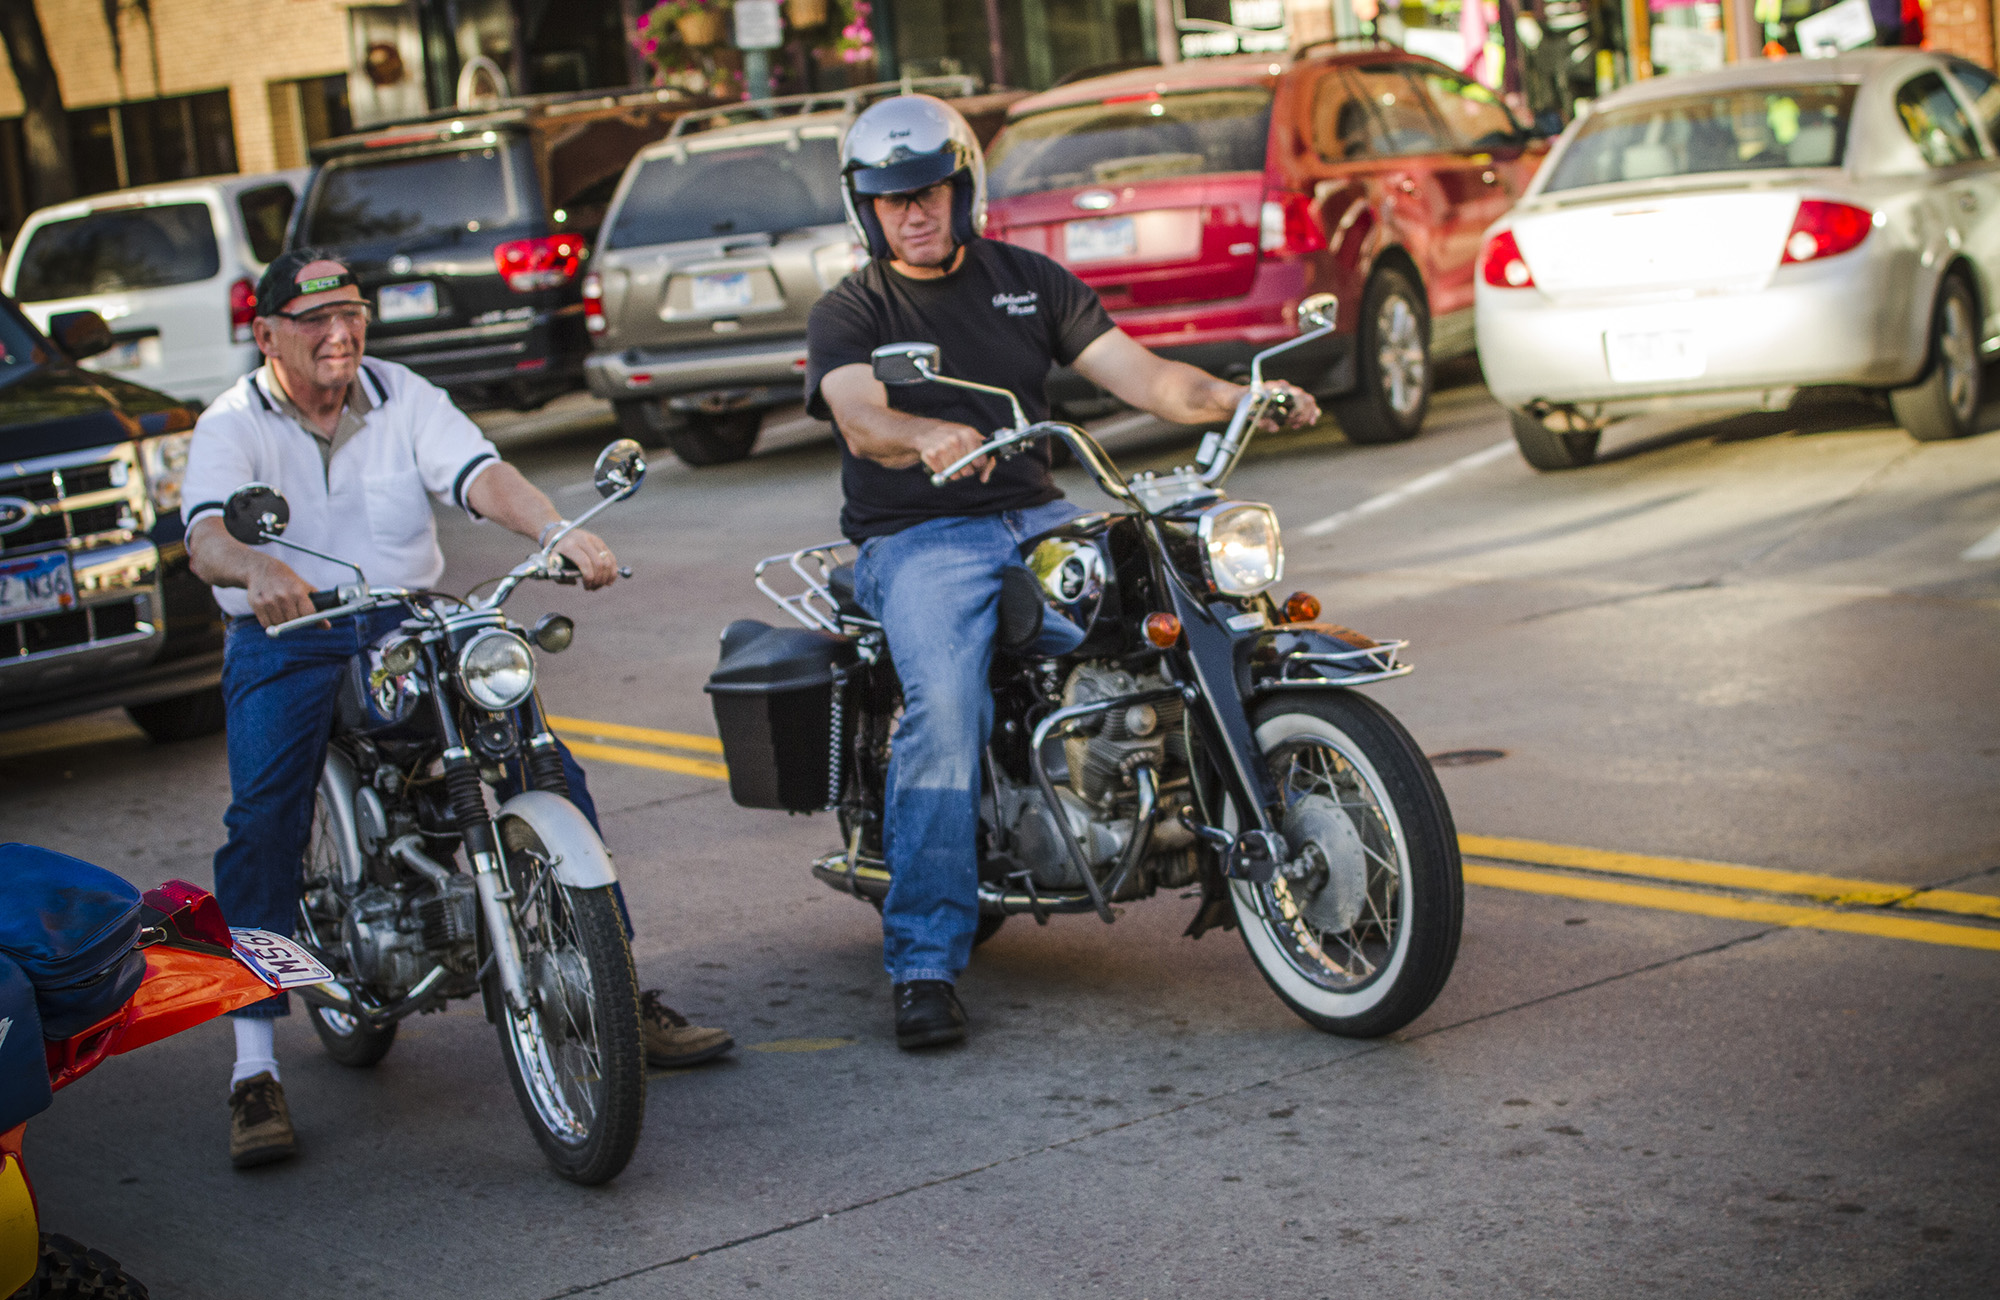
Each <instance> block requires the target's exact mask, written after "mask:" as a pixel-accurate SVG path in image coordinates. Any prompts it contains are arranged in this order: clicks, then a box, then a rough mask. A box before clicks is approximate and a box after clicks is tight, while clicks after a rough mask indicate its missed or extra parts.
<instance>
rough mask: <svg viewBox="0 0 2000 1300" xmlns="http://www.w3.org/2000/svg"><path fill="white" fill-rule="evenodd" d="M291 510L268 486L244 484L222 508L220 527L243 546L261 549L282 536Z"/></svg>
mask: <svg viewBox="0 0 2000 1300" xmlns="http://www.w3.org/2000/svg"><path fill="white" fill-rule="evenodd" d="M291 522H292V508H291V507H290V506H289V505H286V504H285V498H284V497H283V496H281V495H279V493H278V489H276V488H274V487H272V486H271V485H270V484H268V483H245V484H244V485H243V486H242V487H240V488H237V489H236V490H235V491H234V492H231V493H230V494H229V500H228V501H227V502H225V503H224V504H223V507H222V526H223V527H224V528H226V529H228V530H229V535H230V536H231V537H234V538H235V539H236V540H237V541H239V542H241V543H243V544H244V545H245V546H261V545H263V544H264V543H265V542H268V541H273V540H275V539H276V538H279V537H283V536H284V535H285V526H286V525H287V524H289V523H291Z"/></svg>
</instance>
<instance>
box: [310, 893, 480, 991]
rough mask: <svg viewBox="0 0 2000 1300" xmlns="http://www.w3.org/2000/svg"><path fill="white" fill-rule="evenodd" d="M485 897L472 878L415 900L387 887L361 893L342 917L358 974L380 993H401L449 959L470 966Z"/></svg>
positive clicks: (452, 963) (349, 956)
mask: <svg viewBox="0 0 2000 1300" xmlns="http://www.w3.org/2000/svg"><path fill="white" fill-rule="evenodd" d="M478 917H479V895H478V891H477V890H476V888H475V887H474V885H473V883H472V878H471V877H469V876H463V875H458V876H454V877H453V878H452V881H451V886H450V888H449V889H446V890H444V891H442V892H431V893H428V894H426V895H425V896H424V897H421V898H416V899H412V898H409V897H408V896H406V895H404V894H401V893H398V892H396V891H393V890H389V889H384V888H382V887H381V886H379V885H377V886H372V887H370V888H368V889H365V890H363V891H362V892H361V893H360V894H358V895H356V896H355V899H354V902H353V903H352V904H351V905H350V906H349V907H348V909H347V915H346V916H345V917H344V918H343V919H342V921H341V938H342V939H343V940H344V941H345V943H346V946H347V960H348V961H349V962H350V963H351V964H352V966H353V969H354V973H355V975H357V976H358V977H359V978H360V979H361V980H362V982H363V983H365V984H367V985H369V986H370V988H371V989H372V990H373V991H375V992H376V993H377V994H379V995H382V996H386V997H401V996H402V995H403V994H405V993H407V992H409V990H410V989H411V987H412V986H414V985H415V984H416V982H417V981H418V980H420V979H422V978H423V977H424V976H426V975H428V974H430V971H431V968H432V967H433V966H436V965H439V964H440V963H443V964H445V965H447V966H449V967H451V968H452V969H454V970H459V971H461V973H462V972H463V970H465V969H469V968H470V963H471V960H472V954H471V951H470V949H471V944H472V940H473V938H474V936H475V935H476V933H477V928H478V924H479V921H478Z"/></svg>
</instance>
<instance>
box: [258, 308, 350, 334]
mask: <svg viewBox="0 0 2000 1300" xmlns="http://www.w3.org/2000/svg"><path fill="white" fill-rule="evenodd" d="M271 315H273V316H276V317H278V318H279V319H280V320H288V321H290V322H291V323H292V324H294V325H296V326H298V327H299V328H300V329H303V330H311V331H314V332H315V333H317V332H319V331H321V330H326V329H330V328H332V326H333V323H334V322H335V321H337V320H340V321H346V322H347V325H348V327H349V328H350V329H360V328H361V327H363V326H365V325H367V324H368V322H369V321H371V320H373V319H374V318H375V309H374V308H373V307H372V306H371V305H369V304H368V303H365V302H330V303H327V304H326V305H325V306H323V307H313V308H310V309H309V310H306V311H298V312H292V311H274V312H272V313H271Z"/></svg>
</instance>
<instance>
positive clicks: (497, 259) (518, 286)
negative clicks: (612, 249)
mask: <svg viewBox="0 0 2000 1300" xmlns="http://www.w3.org/2000/svg"><path fill="white" fill-rule="evenodd" d="M584 251H585V250H584V247H583V240H582V239H581V238H579V237H578V236H576V235H543V236H542V237H541V238H539V239H510V240H508V241H507V242H506V243H504V244H501V245H500V246H498V247H497V248H495V249H494V250H493V265H495V266H497V267H499V268H500V277H501V278H502V279H504V280H505V281H506V282H507V287H508V288H509V289H512V290H513V291H514V292H515V293H533V292H534V291H535V290H537V289H559V288H561V287H562V286H563V285H566V284H568V283H569V282H570V281H571V280H572V279H573V278H575V276H576V272H577V268H578V267H580V266H582V265H583V255H584Z"/></svg>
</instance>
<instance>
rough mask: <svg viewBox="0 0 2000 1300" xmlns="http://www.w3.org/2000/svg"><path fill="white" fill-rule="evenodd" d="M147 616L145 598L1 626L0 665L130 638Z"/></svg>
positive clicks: (68, 611) (48, 615)
mask: <svg viewBox="0 0 2000 1300" xmlns="http://www.w3.org/2000/svg"><path fill="white" fill-rule="evenodd" d="M145 615H146V598H145V597H143V596H141V597H138V598H136V599H134V600H122V601H119V602H117V603H116V604H111V605H96V606H91V607H87V608H84V609H72V610H67V611H65V612H63V613H61V614H44V615H42V616H41V617H40V618H23V619H17V620H15V621H14V622H12V623H0V663H4V662H6V660H7V659H9V658H18V657H20V656H22V655H38V654H46V653H47V652H49V651H51V650H73V649H76V648H78V647H82V646H88V645H90V644H92V643H93V642H98V641H110V640H113V639H114V638H117V637H121V636H131V635H132V634H133V633H134V632H137V631H138V630H139V623H140V620H141V619H143V618H144V617H145Z"/></svg>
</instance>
